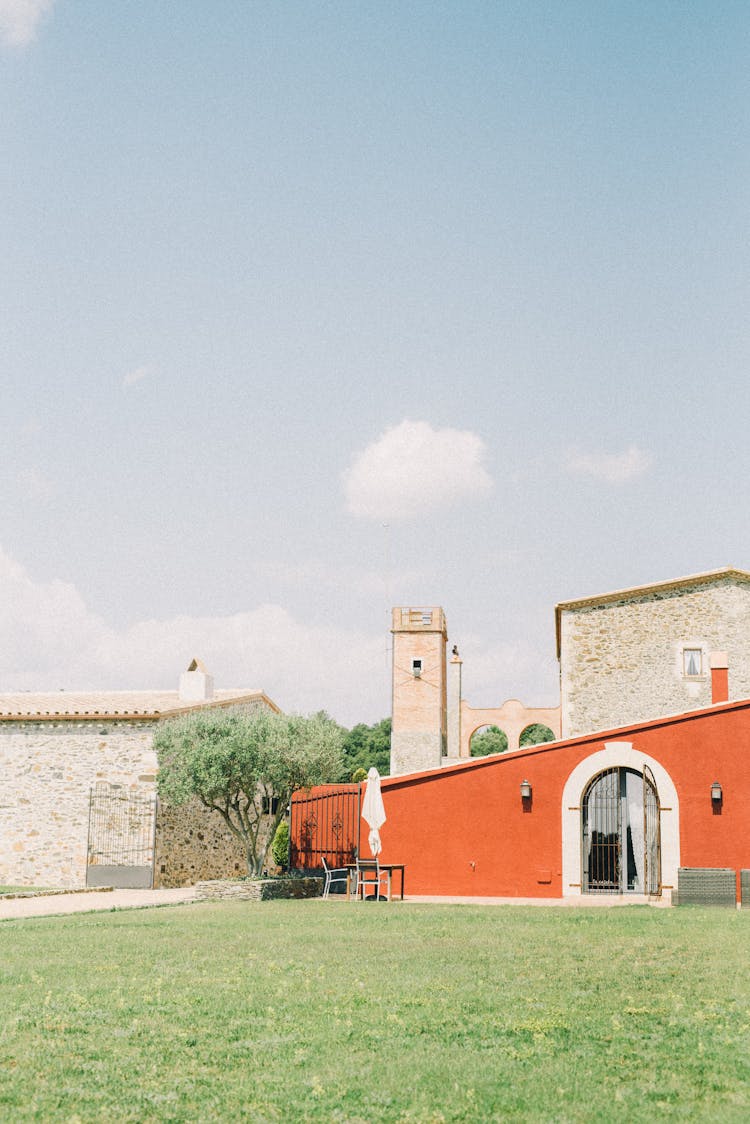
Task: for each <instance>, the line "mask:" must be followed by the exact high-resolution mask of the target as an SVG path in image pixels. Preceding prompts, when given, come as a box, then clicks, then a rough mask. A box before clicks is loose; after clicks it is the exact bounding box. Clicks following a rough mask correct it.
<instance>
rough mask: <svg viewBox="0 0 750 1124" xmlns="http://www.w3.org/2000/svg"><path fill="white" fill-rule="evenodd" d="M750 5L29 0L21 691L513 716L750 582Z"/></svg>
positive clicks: (17, 242)
mask: <svg viewBox="0 0 750 1124" xmlns="http://www.w3.org/2000/svg"><path fill="white" fill-rule="evenodd" d="M749 47H750V9H748V7H747V5H746V4H744V3H720V2H719V3H713V2H712V3H697V2H696V3H681V4H676V3H652V2H650V3H629V4H616V3H593V2H592V3H518V4H516V3H466V2H461V3H458V2H452V3H439V2H438V3H435V2H430V3H411V4H401V3H377V4H375V3H362V4H351V3H291V2H290V3H284V4H277V5H271V4H253V3H249V2H244V0H243V2H229V0H212V2H211V3H207V2H206V3H198V2H197V0H188V2H184V3H163V4H152V3H144V2H140V0H132V2H130V3H128V4H124V3H107V4H101V3H99V2H98V0H97V2H93V0H92V2H89V0H0V106H2V111H1V112H0V152H2V159H1V160H0V203H1V205H2V212H1V213H2V222H1V223H0V379H1V380H2V399H1V400H2V417H3V422H4V425H3V450H4V455H3V457H2V459H1V460H0V489H1V490H0V495H2V498H3V504H2V524H1V527H2V530H0V552H1V553H0V574H1V575H2V581H1V582H0V632H1V633H2V643H0V689H16V688H28V689H35V688H39V689H41V688H49V687H54V688H56V687H67V688H69V689H74V688H80V687H89V686H91V687H96V686H102V687H104V686H106V687H136V686H142V687H149V686H153V687H166V686H170V685H171V684H172V683H175V682H176V680H177V676H178V674H179V671H180V670H182V669H183V668H184V667H186V666H187V663H188V662H189V660H190V659H191V658H192V657H193V656H194V655H197V656H200V657H201V658H203V660H204V661H205V662H206V664H207V665H208V666H209V668H210V670H212V671H213V672H214V675H215V678H216V681H217V685H220V686H249V687H262V688H264V689H265V690H266V691H267V692H268V693H269V694H270V695H271V696H272V697H273V698H275V699H276V701H277V702H278V703H279V704H280V705H281V706H282V707H284V708H286V709H300V710H304V711H309V710H312V709H318V708H320V707H324V708H326V709H327V710H329V711H330V712H331V713H332V714H333V715H334V716H335V717H337V718H339V719H340V720H341V721H344V722H346V723H353V722H355V721H358V720H367V721H372V720H375V719H377V718H380V717H382V716H383V715H385V714H387V713H388V711H389V707H390V689H389V673H388V653H387V646H388V642H389V637H388V621H389V616H388V609H389V607H390V605H392V604H420V605H422V604H425V605H428V604H429V605H431V604H440V605H442V606H443V607H444V608H445V610H446V614H447V618H448V624H449V629H450V636H451V642H452V643H453V642H457V643H458V644H459V646H460V648H461V651H462V655H463V656H464V660H465V663H464V685H465V693H466V695H467V697H468V699H469V701H470V702H471V703H472V704H473V705H477V706H479V705H492V704H494V703H496V704H499V703H500V702H502V701H503V700H504V699H506V698H508V697H511V696H517V697H520V698H522V699H523V700H524V701H526V702H527V703H529V704H535V703H536V704H540V705H544V704H548V705H549V704H554V703H556V702H557V698H558V686H557V672H556V663H555V658H554V656H555V652H554V620H553V609H554V605H555V603H556V602H557V601H559V600H562V599H566V598H571V597H577V596H585V595H588V594H592V593H598V592H605V591H607V590H610V589H614V588H620V587H624V586H628V585H634V584H639V583H642V582H649V581H658V580H663V579H667V578H670V577H676V576H679V575H682V574H689V573H695V572H699V571H702V570H706V569H713V568H716V567H719V566H723V565H727V564H731V565H736V566H739V567H742V568H749V569H750V528H749V527H748V521H747V519H746V517H745V506H746V504H745V495H746V490H747V489H746V484H745V481H746V479H747V478H748V475H749V473H750V452H749V451H748V442H747V440H746V431H747V415H748V406H749V405H750V384H749V382H748V378H747V370H748V354H749V352H750V338H749V329H748V324H749V323H750V321H749V318H748V297H749V296H750V286H749V284H748V276H749V274H748V265H749V264H750V262H749V259H750V250H749V249H748V247H750V238H749V237H748V233H749V232H748V225H749V222H748V217H749V214H750V212H749V210H748V172H749V171H750V152H749V149H748V136H750V127H749V126H750V121H749V120H748V118H749V117H750V97H748V94H749V93H750V90H749V89H748V86H749V85H750V71H749V70H748V66H747V59H748V55H749V50H748V48H749Z"/></svg>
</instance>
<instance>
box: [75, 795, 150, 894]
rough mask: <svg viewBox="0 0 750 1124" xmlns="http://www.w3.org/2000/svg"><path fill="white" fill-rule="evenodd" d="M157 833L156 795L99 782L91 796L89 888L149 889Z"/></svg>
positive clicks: (88, 854) (88, 862)
mask: <svg viewBox="0 0 750 1124" xmlns="http://www.w3.org/2000/svg"><path fill="white" fill-rule="evenodd" d="M155 832H156V796H155V795H152V794H148V795H144V794H143V793H139V792H131V791H130V790H129V789H126V788H124V787H123V786H122V785H117V784H107V783H106V782H104V781H99V782H98V783H97V785H96V786H95V787H94V788H92V789H91V792H90V794H89V833H88V848H87V856H86V885H87V886H116V887H119V888H129V889H149V888H150V887H151V886H152V885H153V880H154V840H155Z"/></svg>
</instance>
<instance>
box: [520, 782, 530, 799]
mask: <svg viewBox="0 0 750 1124" xmlns="http://www.w3.org/2000/svg"><path fill="white" fill-rule="evenodd" d="M521 799H522V800H531V782H530V781H521Z"/></svg>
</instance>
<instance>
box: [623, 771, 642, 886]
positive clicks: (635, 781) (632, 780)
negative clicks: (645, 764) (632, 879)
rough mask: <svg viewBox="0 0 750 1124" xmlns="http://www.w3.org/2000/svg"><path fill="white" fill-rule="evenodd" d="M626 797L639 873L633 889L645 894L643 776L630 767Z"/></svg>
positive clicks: (627, 775) (626, 778) (626, 780)
mask: <svg viewBox="0 0 750 1124" xmlns="http://www.w3.org/2000/svg"><path fill="white" fill-rule="evenodd" d="M625 797H626V800H627V805H628V821H629V824H630V841H631V843H632V844H633V857H634V859H635V870H636V875H637V878H636V884H635V886H634V887H633V889H634V890H637V891H638V892H639V893H641V894H643V893H645V889H644V884H643V876H644V869H643V868H644V861H643V860H644V848H643V777H642V776H641V775H640V773H633V772H631V771H630V770H629V769H628V771H627V772H626V773H625Z"/></svg>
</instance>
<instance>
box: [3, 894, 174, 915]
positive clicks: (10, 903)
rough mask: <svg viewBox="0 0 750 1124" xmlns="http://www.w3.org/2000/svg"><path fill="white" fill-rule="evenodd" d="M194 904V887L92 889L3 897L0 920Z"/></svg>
mask: <svg viewBox="0 0 750 1124" xmlns="http://www.w3.org/2000/svg"><path fill="white" fill-rule="evenodd" d="M192 901H195V891H194V889H193V887H192V886H185V887H181V888H180V889H178V890H93V891H88V892H87V893H84V894H40V895H39V896H38V897H28V898H10V899H5V898H4V897H3V895H0V921H8V920H10V919H11V918H17V917H45V916H47V915H49V914H56V913H89V912H91V911H92V910H105V909H145V908H147V907H148V906H155V905H180V904H181V903H182V902H192Z"/></svg>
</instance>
